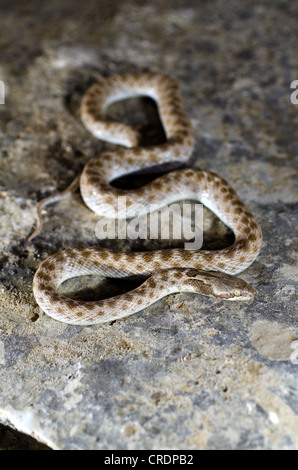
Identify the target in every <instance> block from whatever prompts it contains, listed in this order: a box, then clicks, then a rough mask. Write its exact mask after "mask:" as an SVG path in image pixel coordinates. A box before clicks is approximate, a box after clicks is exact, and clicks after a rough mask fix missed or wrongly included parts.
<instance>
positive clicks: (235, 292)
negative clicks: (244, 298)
mask: <svg viewBox="0 0 298 470" xmlns="http://www.w3.org/2000/svg"><path fill="white" fill-rule="evenodd" d="M240 295H241V290H239V289H236V290H234V296H235V297H240Z"/></svg>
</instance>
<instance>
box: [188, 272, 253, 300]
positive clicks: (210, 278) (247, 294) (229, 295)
mask: <svg viewBox="0 0 298 470" xmlns="http://www.w3.org/2000/svg"><path fill="white" fill-rule="evenodd" d="M186 276H187V277H188V278H189V279H188V283H189V285H191V287H192V288H193V291H194V292H196V293H198V294H203V295H209V296H212V297H216V298H219V299H224V300H237V301H240V302H251V301H252V300H253V299H254V297H255V295H256V291H255V289H254V288H253V287H251V286H250V285H249V284H248V283H247V282H245V281H244V280H243V279H239V278H236V277H234V276H231V275H230V274H225V273H222V272H217V271H200V270H197V269H189V270H187V272H186Z"/></svg>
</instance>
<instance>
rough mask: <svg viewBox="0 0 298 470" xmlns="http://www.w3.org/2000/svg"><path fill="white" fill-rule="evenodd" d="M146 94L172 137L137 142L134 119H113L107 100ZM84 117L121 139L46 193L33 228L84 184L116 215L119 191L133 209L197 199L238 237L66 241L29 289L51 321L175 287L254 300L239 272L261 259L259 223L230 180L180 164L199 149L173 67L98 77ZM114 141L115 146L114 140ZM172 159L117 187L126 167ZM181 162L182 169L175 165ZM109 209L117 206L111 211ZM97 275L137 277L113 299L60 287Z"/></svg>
mask: <svg viewBox="0 0 298 470" xmlns="http://www.w3.org/2000/svg"><path fill="white" fill-rule="evenodd" d="M140 96H141V97H143V96H145V97H149V98H151V99H153V100H154V101H155V103H156V106H157V110H158V114H159V117H160V120H161V123H162V125H163V128H164V132H165V136H166V139H165V141H164V142H162V143H159V144H154V145H146V146H145V145H141V144H140V140H141V136H140V134H139V132H138V130H137V129H135V128H134V127H132V126H130V125H128V124H126V123H123V122H118V121H115V120H110V119H108V118H107V109H108V107H109V106H110V105H111V104H112V103H114V102H117V101H121V100H125V99H129V98H132V97H140ZM81 120H82V123H83V125H84V126H85V128H86V129H87V130H88V131H89V132H90V133H91V134H92V135H93V136H95V137H96V138H98V139H101V140H103V141H106V142H109V143H112V144H115V145H114V146H112V147H113V150H104V151H102V152H100V153H99V154H98V155H96V156H95V157H93V158H91V159H90V160H89V161H88V162H87V164H86V165H85V167H84V168H83V171H82V173H81V174H80V175H79V176H78V177H76V179H75V181H74V182H73V183H72V184H71V185H70V187H69V188H67V190H65V191H64V192H63V193H60V194H58V195H53V196H50V197H48V198H45V199H44V200H42V201H40V203H38V205H37V228H36V230H35V231H34V233H33V234H32V235H31V237H30V241H31V240H32V239H33V238H34V237H35V236H36V235H38V233H39V232H40V230H41V224H42V223H41V210H42V208H43V207H44V206H45V205H47V204H49V203H51V202H54V201H56V200H58V199H59V198H60V197H63V196H64V195H65V194H67V193H69V192H71V191H73V190H74V189H75V188H77V187H78V186H79V188H80V192H81V196H82V199H83V201H84V203H85V204H86V206H87V207H88V208H89V209H90V210H91V211H93V212H94V213H96V214H98V215H100V216H105V217H113V216H114V215H115V212H113V209H115V210H116V209H117V210H118V209H119V206H118V205H117V202H118V198H119V197H122V196H125V197H126V208H125V209H126V211H125V213H119V211H118V213H117V217H119V218H120V219H121V218H124V217H127V218H129V217H133V216H134V215H135V212H136V210H138V209H139V207H140V203H141V204H142V207H143V208H144V211H145V212H147V211H150V207H152V206H151V204H158V205H159V207H160V206H162V205H163V206H166V205H168V204H170V203H171V202H173V201H177V199H179V200H183V199H188V200H193V201H199V202H200V203H201V204H203V205H204V206H206V207H207V208H208V209H210V210H211V211H212V212H213V213H214V214H215V215H216V216H217V217H218V218H219V219H220V220H221V221H222V222H223V223H224V224H225V225H226V226H228V227H229V228H230V229H231V230H232V231H233V233H234V237H235V240H234V242H233V243H232V244H231V245H230V246H228V247H225V248H220V249H216V250H206V249H185V248H168V249H160V250H152V251H131V252H120V251H118V250H111V249H106V248H102V247H98V246H92V247H82V248H66V249H62V250H60V251H59V252H57V253H55V254H53V255H51V256H49V257H48V258H47V259H45V260H44V261H43V262H42V263H41V264H40V266H39V267H38V269H37V271H36V273H35V275H34V278H33V294H34V297H35V299H36V302H37V303H38V305H39V307H40V308H41V310H42V311H43V312H45V313H46V314H47V315H49V316H50V317H52V318H54V319H55V320H58V321H62V322H65V323H69V324H75V325H93V324H100V323H104V322H112V321H114V320H118V319H121V318H123V317H127V316H129V315H132V314H134V313H137V312H140V311H141V310H143V309H145V308H147V307H148V306H150V305H151V304H153V303H155V302H157V301H158V300H159V299H161V298H163V297H165V296H167V295H170V294H174V293H193V294H201V295H207V296H212V297H215V298H217V299H218V298H219V299H224V300H235V301H243V302H251V301H252V300H253V299H254V297H255V294H256V291H255V289H254V288H253V287H252V286H251V285H250V284H248V283H247V282H246V281H244V280H243V279H240V278H238V277H235V275H236V274H238V273H240V272H242V271H244V270H245V269H246V268H247V267H248V266H250V265H251V264H252V263H253V262H254V260H255V259H256V258H257V256H258V254H259V252H260V249H261V245H262V232H261V228H260V226H259V224H258V222H257V221H256V219H255V217H254V216H253V214H252V213H251V212H250V211H249V209H248V208H247V207H246V205H245V204H244V203H243V202H242V200H241V199H240V197H239V196H238V195H237V193H236V192H235V190H234V189H233V188H232V187H231V186H230V184H229V183H228V182H227V181H226V180H225V179H223V178H222V177H220V176H219V175H217V174H216V173H213V172H211V171H207V170H202V169H197V168H191V167H186V168H185V167H182V168H181V167H180V168H179V169H177V167H175V165H177V164H178V165H180V166H181V165H183V164H185V163H186V162H187V161H188V159H189V157H190V155H191V154H192V152H193V149H194V143H195V137H194V132H193V129H192V124H191V121H190V119H189V117H188V115H187V113H186V110H185V105H184V102H183V97H182V93H181V91H180V89H179V87H178V85H177V83H176V82H175V81H174V80H173V79H172V78H170V77H169V76H167V75H164V74H160V73H152V72H139V73H118V74H112V75H108V76H104V77H101V78H100V79H99V80H98V81H97V82H96V83H94V84H93V85H91V87H90V88H89V89H88V90H87V92H86V93H85V94H84V96H83V98H82V102H81ZM114 147H115V148H114ZM164 165H168V166H169V168H171V165H172V166H173V168H174V169H173V170H171V171H168V172H167V173H165V174H162V175H161V176H158V177H157V178H155V179H154V180H153V181H151V182H149V183H147V184H145V185H144V186H141V187H138V188H135V189H129V190H127V189H121V188H117V187H115V186H113V184H112V182H113V180H115V179H116V178H119V177H121V176H123V175H127V174H134V173H136V174H138V172H142V171H147V170H148V168H149V169H153V171H155V169H156V168H159V167H161V166H164ZM175 168H176V169H175ZM111 210H112V213H111ZM86 275H98V276H106V277H108V278H127V277H128V278H129V277H134V276H136V277H137V276H139V277H140V278H141V279H142V283H141V285H139V286H138V287H136V288H135V289H133V290H131V291H129V292H125V293H124V294H120V295H116V296H113V297H110V298H107V299H101V300H96V301H93V300H92V301H86V300H77V299H73V298H70V297H68V296H67V295H65V294H63V293H61V292H60V291H61V289H60V290H59V288H60V286H61V285H62V284H63V283H64V282H65V281H66V280H68V279H71V278H74V277H78V276H86Z"/></svg>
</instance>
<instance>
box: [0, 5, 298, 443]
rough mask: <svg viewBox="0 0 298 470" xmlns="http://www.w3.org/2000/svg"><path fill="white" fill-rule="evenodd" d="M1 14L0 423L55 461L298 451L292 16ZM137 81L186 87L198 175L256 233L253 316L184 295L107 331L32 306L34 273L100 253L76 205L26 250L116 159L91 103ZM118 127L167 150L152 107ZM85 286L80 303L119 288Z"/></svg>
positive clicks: (207, 8) (273, 10) (130, 112)
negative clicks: (44, 264) (62, 454)
mask: <svg viewBox="0 0 298 470" xmlns="http://www.w3.org/2000/svg"><path fill="white" fill-rule="evenodd" d="M0 8H1V15H0V27H1V37H0V51H1V56H0V57H1V60H0V80H2V81H3V82H4V83H5V87H6V101H5V104H4V105H0V136H1V137H0V138H1V146H0V159H1V160H0V161H1V164H0V218H1V224H0V299H1V300H0V421H1V423H2V424H4V425H11V426H13V428H15V429H17V430H19V431H21V432H25V433H26V434H29V435H30V436H32V437H34V438H36V439H38V440H39V441H40V442H42V443H44V444H46V445H48V446H50V447H51V448H53V449H297V448H298V437H297V436H298V416H297V413H298V392H297V384H298V381H297V373H298V365H297V364H296V362H297V358H298V353H297V350H298V347H297V343H296V342H295V341H296V340H297V339H298V326H297V310H295V309H297V297H296V295H297V153H298V144H297V123H298V118H297V116H298V105H294V104H292V103H291V100H290V95H291V92H292V91H293V90H291V89H290V84H291V82H292V81H293V80H297V79H298V67H297V65H298V64H297V62H298V59H297V50H298V44H297V20H296V19H297V14H298V11H297V10H298V8H297V5H296V4H295V2H288V1H286V0H284V1H279V0H277V1H275V2H270V1H264V2H261V3H260V2H257V1H253V0H251V1H249V0H244V1H242V2H239V1H231V2H224V1H223V0H214V1H211V0H210V1H206V2H197V1H195V0H189V1H187V0H183V1H180V0H167V1H166V2H160V1H159V0H151V1H150V2H146V1H142V2H139V1H131V0H126V1H121V2H119V1H116V0H115V1H114V0H108V1H105V0H104V1H101V2H97V1H95V0H94V1H92V0H89V1H88V0H87V1H85V2H80V1H77V0H75V1H73V0H72V1H70V0H69V1H65V0H64V1H58V0H57V1H56V0H54V1H51V2H40V1H38V2H37V1H28V2H18V3H17V4H15V5H14V4H13V3H12V2H11V1H6V0H3V1H2V2H1V7H0ZM143 70H152V71H157V72H165V73H167V74H169V75H170V76H171V77H173V78H175V79H176V80H177V82H178V83H179V85H180V87H181V89H182V92H183V95H184V97H185V103H186V106H187V110H188V113H189V115H190V117H191V120H192V123H193V126H194V130H195V134H196V147H195V151H194V153H193V156H192V158H191V161H190V165H191V166H194V167H200V168H204V169H209V170H213V171H215V172H218V173H219V174H220V175H221V176H223V177H225V178H226V179H227V180H228V181H229V182H230V183H231V185H232V186H233V187H234V188H235V189H236V190H237V192H238V193H239V194H240V195H241V197H242V199H243V200H244V201H245V202H246V204H247V205H248V206H249V208H250V209H251V210H252V211H253V212H254V214H255V215H256V218H257V219H258V221H259V222H260V223H261V226H262V229H263V234H264V244H263V249H262V252H261V254H260V256H259V257H258V259H257V261H256V262H255V263H254V264H253V265H252V266H251V267H250V268H249V269H248V270H247V271H246V272H244V273H243V274H242V275H241V277H243V278H244V279H245V280H247V281H249V282H250V283H251V284H252V285H253V286H254V287H255V288H256V289H257V291H258V295H257V298H256V300H255V302H254V303H253V304H252V305H249V306H248V305H244V304H241V305H240V304H239V305H236V304H227V303H224V302H222V301H215V300H214V299H209V298H206V297H203V298H200V297H197V296H192V295H182V294H179V295H174V296H170V297H168V298H166V299H163V300H161V301H159V302H158V303H156V304H155V305H154V306H152V307H151V308H150V309H146V311H143V312H140V313H139V314H137V315H135V316H133V317H130V318H128V319H126V320H122V321H118V322H115V323H113V324H107V325H104V326H101V327H86V328H80V327H76V326H69V325H65V324H62V323H58V322H56V321H54V320H52V319H50V318H49V317H47V316H46V315H44V314H42V312H41V311H40V310H39V308H38V306H37V305H36V303H35V301H34V298H33V295H32V289H31V286H32V278H33V275H34V272H35V270H36V268H37V266H38V265H39V263H40V261H41V260H43V259H45V258H46V257H47V256H48V255H50V254H52V253H54V252H56V251H57V250H58V249H60V248H63V247H73V246H87V245H94V244H96V243H98V241H97V240H96V237H95V225H96V221H97V219H96V217H95V216H94V215H93V214H92V213H90V211H89V210H88V209H87V208H86V207H84V205H83V202H82V200H81V198H80V196H79V194H75V195H73V196H72V197H70V198H69V199H68V200H65V201H63V202H61V203H59V204H57V205H55V206H51V207H49V208H48V210H47V212H46V214H45V226H44V230H43V232H42V234H41V235H40V237H38V238H37V239H36V240H35V241H34V243H32V244H28V243H27V242H26V238H27V237H28V235H29V234H30V233H31V231H32V229H33V227H34V206H35V203H36V201H37V200H39V199H40V198H41V197H43V196H45V195H48V194H51V193H53V192H54V191H57V190H61V189H64V188H65V187H66V185H67V184H68V183H69V182H70V181H71V180H72V179H73V178H74V176H75V175H76V174H78V173H79V172H80V171H81V169H82V168H83V166H84V164H85V163H86V162H87V161H88V159H89V158H91V157H92V156H94V155H95V154H96V153H98V152H99V151H100V150H102V149H104V148H107V144H103V143H101V142H99V141H97V140H96V139H94V138H92V137H91V136H90V134H89V133H88V132H87V131H86V130H85V129H84V128H83V126H82V124H81V122H80V119H79V114H78V106H79V103H80V99H81V97H82V94H83V93H84V91H85V90H86V89H87V88H88V86H89V85H90V84H91V83H93V82H94V81H95V80H96V79H97V78H98V77H99V76H100V75H101V74H108V73H113V72H126V71H143ZM111 113H114V116H120V117H121V118H123V119H127V116H130V117H129V119H131V120H132V121H135V122H136V123H137V125H139V126H140V128H141V129H142V130H143V133H144V135H145V139H148V141H149V142H152V139H153V140H154V139H157V140H158V138H160V137H159V136H160V130H159V131H155V122H156V116H155V114H156V113H155V109H154V107H152V104H151V103H150V102H147V101H144V100H135V101H134V102H133V103H128V104H127V105H126V107H125V106H124V105H123V106H122V105H119V106H118V107H117V106H116V107H115V108H114V110H112V111H111ZM204 228H205V242H204V243H205V246H208V247H213V248H216V247H219V246H222V243H225V244H228V243H229V242H230V241H231V237H230V234H229V232H228V231H227V230H226V229H225V227H223V226H222V224H221V223H219V222H218V221H217V220H216V219H215V218H214V217H213V216H212V215H211V214H210V213H208V211H206V212H205V226H204ZM222 240H223V241H222ZM101 244H102V246H110V247H113V248H115V249H119V250H121V249H122V250H124V249H126V250H128V249H142V245H141V244H140V243H135V244H130V243H128V242H122V241H116V242H113V241H110V242H109V243H103V242H102V243H101ZM295 244H296V245H295ZM143 247H145V248H147V249H148V248H155V247H156V244H155V243H154V244H153V243H152V244H148V243H147V244H146V243H145V244H144V245H143ZM295 248H296V251H295ZM88 282H89V283H88V288H86V286H85V285H84V286H83V290H84V292H83V293H81V294H82V295H83V294H84V295H89V296H90V289H91V288H92V290H95V294H94V295H101V294H98V289H99V288H100V287H102V290H103V291H104V294H105V293H106V292H105V291H106V290H107V289H108V288H110V287H112V289H114V290H115V289H116V288H117V289H118V288H121V287H122V286H119V285H117V286H110V285H109V284H108V283H98V281H97V280H94V279H89V281H88ZM77 285H78V284H75V283H71V284H70V285H69V286H68V288H69V289H70V290H73V291H75V290H76V287H77ZM81 289H82V287H81ZM1 429H2V432H1V434H0V438H1V436H2V444H0V447H1V446H2V448H7V447H9V445H8V444H7V442H4V441H3V436H4V434H3V433H4V431H3V429H4V428H1ZM7 432H8V433H9V431H7ZM5 436H6V437H5V439H6V438H7V436H9V434H7V433H6V434H5ZM5 439H4V440H5ZM22 445H23V444H22ZM12 447H13V445H12ZM28 447H30V444H28Z"/></svg>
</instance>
